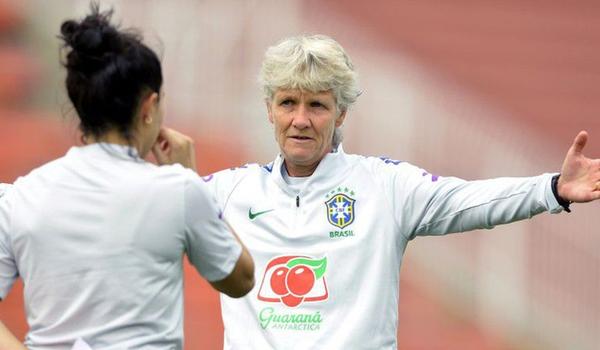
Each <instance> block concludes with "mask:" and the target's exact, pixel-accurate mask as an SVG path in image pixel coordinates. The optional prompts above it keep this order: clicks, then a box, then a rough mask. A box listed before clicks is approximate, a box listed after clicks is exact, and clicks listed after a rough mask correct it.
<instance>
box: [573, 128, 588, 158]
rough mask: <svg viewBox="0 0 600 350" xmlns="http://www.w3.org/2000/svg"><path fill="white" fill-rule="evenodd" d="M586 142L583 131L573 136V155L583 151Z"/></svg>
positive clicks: (585, 133) (586, 135) (585, 135)
mask: <svg viewBox="0 0 600 350" xmlns="http://www.w3.org/2000/svg"><path fill="white" fill-rule="evenodd" d="M587 140H588V133H587V131H585V130H582V131H580V132H579V134H577V136H575V140H573V146H572V148H573V151H575V153H581V152H582V151H583V148H584V147H585V144H586V143H587Z"/></svg>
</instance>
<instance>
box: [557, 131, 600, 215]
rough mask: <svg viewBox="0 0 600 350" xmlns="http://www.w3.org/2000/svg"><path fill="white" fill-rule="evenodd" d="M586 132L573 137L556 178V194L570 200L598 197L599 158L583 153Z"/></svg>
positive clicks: (599, 181)
mask: <svg viewBox="0 0 600 350" xmlns="http://www.w3.org/2000/svg"><path fill="white" fill-rule="evenodd" d="M587 139H588V133H587V132H586V131H581V132H579V134H578V135H577V136H576V137H575V140H574V141H573V145H572V146H571V148H569V151H568V152H567V156H566V157H565V160H564V162H563V165H562V169H561V173H560V178H559V179H558V185H557V190H558V195H559V196H560V197H561V198H563V199H565V200H567V201H571V202H576V203H583V202H591V201H593V200H596V199H599V198H600V159H591V158H587V157H586V156H584V155H583V148H584V147H585V144H586V143H587Z"/></svg>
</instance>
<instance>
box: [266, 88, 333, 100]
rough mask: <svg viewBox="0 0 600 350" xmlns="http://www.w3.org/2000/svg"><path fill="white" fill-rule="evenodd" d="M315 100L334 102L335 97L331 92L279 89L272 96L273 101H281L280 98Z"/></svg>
mask: <svg viewBox="0 0 600 350" xmlns="http://www.w3.org/2000/svg"><path fill="white" fill-rule="evenodd" d="M290 97H291V98H296V99H300V98H305V99H307V98H317V99H332V100H335V96H334V95H333V92H332V91H331V90H320V91H311V90H306V89H299V88H291V89H290V88H279V89H277V90H276V91H275V94H274V96H273V98H274V99H282V98H290Z"/></svg>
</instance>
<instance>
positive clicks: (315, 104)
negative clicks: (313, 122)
mask: <svg viewBox="0 0 600 350" xmlns="http://www.w3.org/2000/svg"><path fill="white" fill-rule="evenodd" d="M310 106H311V107H312V108H326V107H325V105H324V104H322V103H321V102H319V101H313V102H311V103H310Z"/></svg>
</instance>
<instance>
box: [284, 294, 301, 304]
mask: <svg viewBox="0 0 600 350" xmlns="http://www.w3.org/2000/svg"><path fill="white" fill-rule="evenodd" d="M302 300H304V297H296V296H293V295H292V294H288V295H285V296H282V297H281V301H282V302H283V303H284V304H285V305H286V306H289V307H296V306H298V305H300V303H301V302H302Z"/></svg>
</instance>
